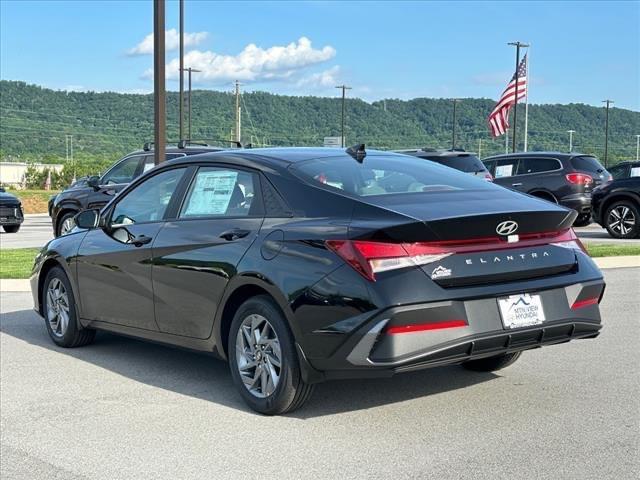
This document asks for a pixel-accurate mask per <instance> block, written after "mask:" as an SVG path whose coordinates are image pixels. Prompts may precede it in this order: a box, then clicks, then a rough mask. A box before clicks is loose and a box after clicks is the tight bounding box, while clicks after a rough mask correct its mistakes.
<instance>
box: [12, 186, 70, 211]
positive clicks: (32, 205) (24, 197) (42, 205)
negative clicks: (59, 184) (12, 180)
mask: <svg viewBox="0 0 640 480" xmlns="http://www.w3.org/2000/svg"><path fill="white" fill-rule="evenodd" d="M7 193H11V194H12V195H15V196H16V197H18V198H19V199H20V201H21V202H22V209H23V210H24V213H47V203H48V201H49V197H50V196H51V195H55V194H56V193H58V191H56V190H7Z"/></svg>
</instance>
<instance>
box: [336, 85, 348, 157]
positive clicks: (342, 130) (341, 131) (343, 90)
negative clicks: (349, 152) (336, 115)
mask: <svg viewBox="0 0 640 480" xmlns="http://www.w3.org/2000/svg"><path fill="white" fill-rule="evenodd" d="M336 88H340V89H342V121H341V127H340V146H341V147H342V148H344V103H345V99H346V92H347V90H351V87H347V86H346V85H338V86H337V87H336Z"/></svg>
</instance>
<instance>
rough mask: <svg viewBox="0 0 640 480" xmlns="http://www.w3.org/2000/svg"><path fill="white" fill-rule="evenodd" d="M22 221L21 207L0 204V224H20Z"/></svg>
mask: <svg viewBox="0 0 640 480" xmlns="http://www.w3.org/2000/svg"><path fill="white" fill-rule="evenodd" d="M22 222H24V214H23V212H22V208H21V207H19V206H15V205H8V206H7V205H0V225H20V224H21V223H22Z"/></svg>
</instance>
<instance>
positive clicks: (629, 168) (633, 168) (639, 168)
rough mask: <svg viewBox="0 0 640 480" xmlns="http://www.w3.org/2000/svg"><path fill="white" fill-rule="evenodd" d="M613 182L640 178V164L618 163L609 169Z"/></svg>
mask: <svg viewBox="0 0 640 480" xmlns="http://www.w3.org/2000/svg"><path fill="white" fill-rule="evenodd" d="M609 173H610V174H611V176H612V177H613V179H614V180H618V179H620V178H631V177H640V162H620V163H618V164H616V165H615V166H613V167H611V168H610V169H609Z"/></svg>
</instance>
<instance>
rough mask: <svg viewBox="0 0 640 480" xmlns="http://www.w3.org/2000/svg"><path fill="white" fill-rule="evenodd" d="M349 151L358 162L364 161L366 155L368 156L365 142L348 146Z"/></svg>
mask: <svg viewBox="0 0 640 480" xmlns="http://www.w3.org/2000/svg"><path fill="white" fill-rule="evenodd" d="M347 153H348V154H349V155H351V156H352V157H353V158H354V159H355V160H356V161H357V162H359V163H362V161H363V160H364V157H366V156H367V152H366V150H365V149H364V143H359V144H357V145H353V146H352V147H349V148H347Z"/></svg>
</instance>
